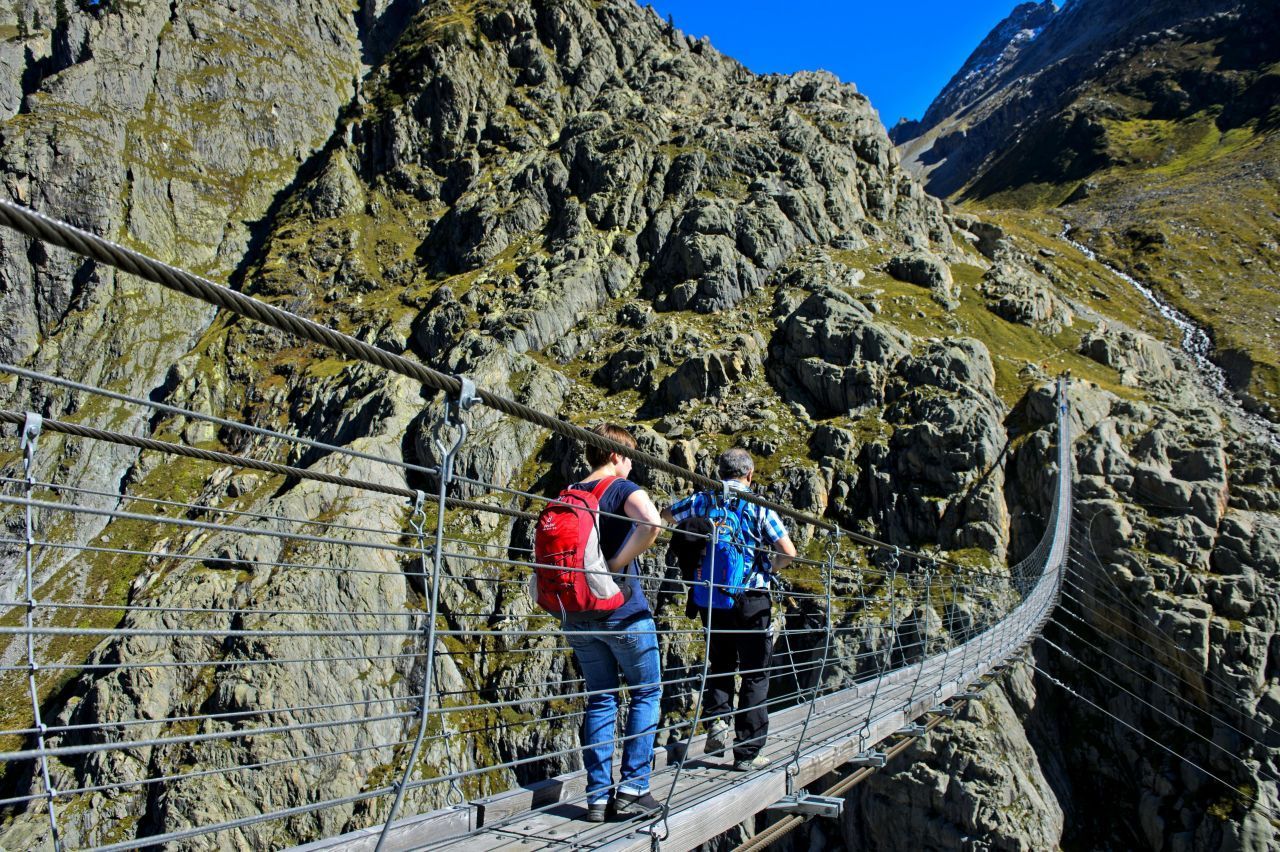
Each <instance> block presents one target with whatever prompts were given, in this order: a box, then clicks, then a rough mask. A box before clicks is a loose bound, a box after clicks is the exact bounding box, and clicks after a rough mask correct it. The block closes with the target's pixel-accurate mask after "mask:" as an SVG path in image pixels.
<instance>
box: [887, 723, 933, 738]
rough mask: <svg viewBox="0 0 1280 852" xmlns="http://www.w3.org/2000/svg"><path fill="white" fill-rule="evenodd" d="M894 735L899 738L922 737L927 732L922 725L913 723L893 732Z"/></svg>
mask: <svg viewBox="0 0 1280 852" xmlns="http://www.w3.org/2000/svg"><path fill="white" fill-rule="evenodd" d="M894 733H895V734H897V735H898V736H900V737H923V736H924V735H925V734H926V733H927V731H926V729H925V727H924V725H919V724H916V723H914V722H913V723H912V724H910V725H903V726H902V727H901V728H899V729H898V730H896V731H894Z"/></svg>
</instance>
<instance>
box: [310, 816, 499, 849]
mask: <svg viewBox="0 0 1280 852" xmlns="http://www.w3.org/2000/svg"><path fill="white" fill-rule="evenodd" d="M475 829H476V821H475V808H473V807H471V805H453V806H452V807H448V808H443V809H442V810H438V811H431V812H430V813H425V814H420V815H418V816H412V817H407V818H405V819H400V820H396V821H395V822H393V823H392V824H391V831H389V832H388V833H387V843H386V845H385V846H383V847H382V848H383V849H384V850H390V852H405V850H409V849H416V848H418V847H419V846H421V845H422V844H423V843H425V842H427V841H435V840H447V839H449V838H450V837H463V836H465V835H466V834H468V833H469V832H471V831H474V830H475ZM381 835H382V826H380V825H376V826H373V827H371V828H362V829H360V830H358V831H352V832H349V833H347V834H341V835H338V836H337V837H329V838H326V839H324V840H317V841H315V842H314V843H308V844H306V845H304V846H295V847H294V848H293V849H292V850H290V852H372V850H373V849H374V848H375V847H377V845H378V838H379V837H380V836H381Z"/></svg>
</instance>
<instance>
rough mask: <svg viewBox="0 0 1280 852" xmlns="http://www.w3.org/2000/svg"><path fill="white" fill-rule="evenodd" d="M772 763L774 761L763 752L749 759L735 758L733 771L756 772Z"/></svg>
mask: <svg viewBox="0 0 1280 852" xmlns="http://www.w3.org/2000/svg"><path fill="white" fill-rule="evenodd" d="M771 763H773V761H772V760H770V759H769V758H767V757H765V756H764V755H763V754H757V755H756V756H755V757H753V758H750V759H748V760H735V761H734V762H733V771H734V772H755V771H756V770H757V769H764V768H765V767H766V766H768V765H769V764H771Z"/></svg>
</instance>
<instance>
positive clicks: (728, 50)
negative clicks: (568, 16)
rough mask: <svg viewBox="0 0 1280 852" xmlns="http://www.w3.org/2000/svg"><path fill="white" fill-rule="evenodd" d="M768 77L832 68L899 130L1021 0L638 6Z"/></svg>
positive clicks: (703, 0) (654, 2)
mask: <svg viewBox="0 0 1280 852" xmlns="http://www.w3.org/2000/svg"><path fill="white" fill-rule="evenodd" d="M640 2H641V3H645V2H648V4H649V5H651V6H653V8H654V9H655V10H657V12H658V14H660V15H661V16H662V17H664V18H665V17H667V15H668V14H670V15H671V16H672V17H673V18H674V20H675V24H676V26H677V27H678V28H679V29H681V30H683V31H684V32H685V33H686V34H687V35H692V36H698V37H700V36H704V35H705V36H710V38H711V44H712V45H713V46H715V48H716V49H717V50H719V51H720V52H721V53H725V54H728V55H729V56H732V57H733V58H734V59H737V60H738V61H739V62H741V63H742V64H743V65H746V66H747V67H748V68H750V69H751V70H752V71H755V72H757V73H760V74H766V73H774V72H779V73H786V72H791V71H801V70H815V69H819V68H821V69H824V70H827V71H830V72H832V73H833V74H835V75H836V76H837V77H839V78H840V79H841V80H843V81H845V82H846V83H854V84H856V85H857V87H858V91H860V92H862V93H863V94H865V95H867V96H868V97H869V98H871V105H872V106H874V107H875V108H876V109H877V110H879V111H880V118H881V120H882V121H883V122H884V123H885V124H886V125H887V126H889V127H892V126H893V125H894V124H895V123H896V122H897V120H898V118H899V117H901V116H906V117H907V118H919V117H920V116H921V115H923V114H924V111H925V109H926V108H927V107H928V106H929V102H930V101H932V100H933V98H934V96H935V95H936V94H938V92H939V91H940V90H941V89H942V87H943V86H945V85H946V84H947V81H948V80H950V79H951V75H952V74H954V73H955V72H956V71H958V70H959V69H960V66H961V65H962V64H963V63H964V61H965V59H967V58H968V56H969V54H970V53H972V52H973V49H974V48H975V47H977V46H978V43H979V42H980V41H982V39H983V38H984V37H985V36H986V35H987V33H989V32H990V31H991V30H992V28H993V27H995V25H996V24H998V23H999V22H1000V21H1002V20H1003V19H1004V18H1005V17H1006V16H1007V15H1008V14H1009V12H1011V11H1012V10H1013V7H1014V6H1016V5H1017V2H1018V0H967V2H961V0H911V2H905V0H899V2H892V0H888V2H886V0H846V1H845V2H820V0H783V2H778V0H769V2H764V0H737V2H729V0H640Z"/></svg>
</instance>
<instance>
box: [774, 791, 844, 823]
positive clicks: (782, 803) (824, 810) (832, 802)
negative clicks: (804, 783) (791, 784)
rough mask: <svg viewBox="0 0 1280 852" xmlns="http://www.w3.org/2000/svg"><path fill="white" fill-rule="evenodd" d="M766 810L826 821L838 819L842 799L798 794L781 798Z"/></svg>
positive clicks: (841, 810)
mask: <svg viewBox="0 0 1280 852" xmlns="http://www.w3.org/2000/svg"><path fill="white" fill-rule="evenodd" d="M766 810H770V811H777V812H780V813H784V814H793V815H795V816H820V817H827V818H828V819H839V818H840V815H841V814H843V813H844V799H843V798H842V797H840V796H815V795H813V794H812V793H799V794H798V795H794V796H783V797H782V798H781V799H779V800H778V801H776V802H774V803H773V804H772V805H770V806H769V807H768V808H767V809H766Z"/></svg>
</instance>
